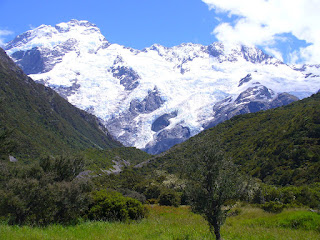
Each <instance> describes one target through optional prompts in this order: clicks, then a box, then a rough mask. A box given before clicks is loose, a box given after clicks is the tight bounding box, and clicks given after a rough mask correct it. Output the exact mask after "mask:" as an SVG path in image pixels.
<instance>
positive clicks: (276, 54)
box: [264, 47, 283, 62]
mask: <svg viewBox="0 0 320 240" xmlns="http://www.w3.org/2000/svg"><path fill="white" fill-rule="evenodd" d="M264 50H265V51H266V52H267V53H269V54H271V55H272V56H274V57H275V58H276V59H278V60H280V61H282V62H283V56H282V53H281V52H280V51H277V50H276V49H273V48H269V47H265V49H264Z"/></svg>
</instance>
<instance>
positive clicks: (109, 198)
mask: <svg viewBox="0 0 320 240" xmlns="http://www.w3.org/2000/svg"><path fill="white" fill-rule="evenodd" d="M145 215H146V208H145V207H144V206H143V205H142V203H141V202H139V201H138V200H136V199H133V198H129V197H124V196H122V195H121V194H120V193H118V192H115V191H111V190H100V191H95V192H92V194H91V204H90V206H89V210H88V214H87V217H88V218H89V219H90V220H103V221H126V220H129V219H132V220H138V219H141V218H143V217H145Z"/></svg>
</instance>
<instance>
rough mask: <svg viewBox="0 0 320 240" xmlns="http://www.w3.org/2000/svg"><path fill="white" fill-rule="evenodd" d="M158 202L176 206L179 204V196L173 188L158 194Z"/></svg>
mask: <svg viewBox="0 0 320 240" xmlns="http://www.w3.org/2000/svg"><path fill="white" fill-rule="evenodd" d="M159 204H160V205H163V206H175V207H178V206H179V205H180V196H179V195H178V194H177V193H176V192H174V191H173V190H167V191H164V192H162V193H161V194H160V197H159Z"/></svg>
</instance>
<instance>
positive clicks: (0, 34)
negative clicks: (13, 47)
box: [0, 29, 13, 47]
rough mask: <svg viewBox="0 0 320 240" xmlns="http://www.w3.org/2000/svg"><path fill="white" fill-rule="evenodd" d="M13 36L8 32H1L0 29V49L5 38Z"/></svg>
mask: <svg viewBox="0 0 320 240" xmlns="http://www.w3.org/2000/svg"><path fill="white" fill-rule="evenodd" d="M11 34H13V32H11V31H9V30H1V29H0V47H1V46H3V45H4V41H5V37H6V36H9V35H11Z"/></svg>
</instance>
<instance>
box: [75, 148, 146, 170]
mask: <svg viewBox="0 0 320 240" xmlns="http://www.w3.org/2000/svg"><path fill="white" fill-rule="evenodd" d="M81 155H82V156H83V157H84V159H85V163H86V169H88V170H92V171H94V172H99V171H100V170H101V169H103V170H106V169H110V168H112V166H113V165H114V164H115V163H114V162H113V161H117V162H119V163H120V164H121V163H122V164H125V162H123V160H125V161H126V162H127V163H128V162H129V163H130V165H132V166H134V165H136V164H138V163H140V162H142V161H145V160H147V159H148V158H150V157H151V155H149V154H147V153H146V152H143V151H141V150H140V149H137V148H134V147H118V148H113V149H103V150H100V149H96V148H90V149H86V150H84V151H83V152H82V154H81Z"/></svg>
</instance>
